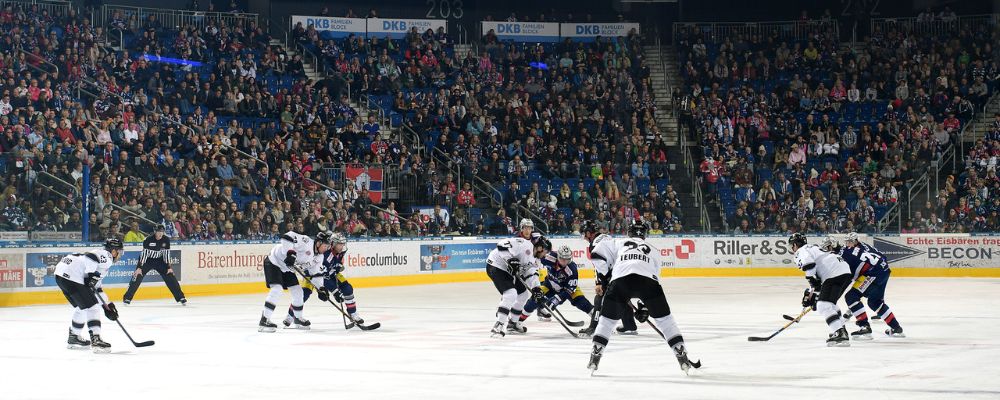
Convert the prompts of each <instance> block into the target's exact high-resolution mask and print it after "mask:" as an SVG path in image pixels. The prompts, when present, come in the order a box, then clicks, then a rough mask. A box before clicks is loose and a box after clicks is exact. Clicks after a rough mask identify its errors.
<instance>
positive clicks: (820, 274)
mask: <svg viewBox="0 0 1000 400" xmlns="http://www.w3.org/2000/svg"><path fill="white" fill-rule="evenodd" d="M795 264H796V265H798V266H799V269H801V270H803V271H805V273H806V277H813V278H816V279H818V280H819V281H820V283H822V282H824V281H826V280H827V279H830V278H834V277H838V276H841V275H845V274H848V275H849V274H850V273H851V267H850V266H848V265H847V263H846V262H844V259H843V258H841V257H840V256H838V255H836V254H832V253H827V252H825V251H823V250H820V248H819V246H817V245H815V244H807V245H805V246H802V247H800V248H799V249H798V250H796V251H795Z"/></svg>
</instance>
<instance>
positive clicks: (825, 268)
mask: <svg viewBox="0 0 1000 400" xmlns="http://www.w3.org/2000/svg"><path fill="white" fill-rule="evenodd" d="M788 244H789V245H790V246H791V248H792V251H793V252H795V264H796V265H798V266H799V269H801V270H802V271H804V272H805V273H806V280H808V281H809V286H810V287H809V288H808V289H806V290H805V294H804V295H803V296H802V307H812V309H813V310H816V311H819V313H820V315H822V316H823V318H825V319H826V324H827V326H829V327H830V332H832V333H830V337H829V338H827V340H826V344H827V346H838V347H846V346H850V345H851V342H850V338H849V335H848V334H847V328H845V327H844V319H843V318H841V316H840V309H839V308H837V301H839V300H840V297H841V296H843V295H844V291H846V290H847V287H848V286H849V285H850V284H851V269H850V267H849V266H848V265H847V263H846V262H844V259H843V258H841V257H840V256H839V255H836V254H832V253H830V251H832V250H833V247H834V243H833V241H832V240H827V241H825V242H824V244H823V248H821V247H820V246H817V245H815V244H806V236H805V235H803V234H801V233H798V232H796V233H793V234H792V236H791V237H789V238H788Z"/></svg>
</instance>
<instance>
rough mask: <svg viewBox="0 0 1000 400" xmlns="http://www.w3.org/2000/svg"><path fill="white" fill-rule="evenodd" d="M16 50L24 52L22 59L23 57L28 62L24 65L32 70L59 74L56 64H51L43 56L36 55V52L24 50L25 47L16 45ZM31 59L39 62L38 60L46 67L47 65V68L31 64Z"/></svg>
mask: <svg viewBox="0 0 1000 400" xmlns="http://www.w3.org/2000/svg"><path fill="white" fill-rule="evenodd" d="M17 52H18V53H24V59H25V60H26V61H28V62H27V63H26V65H27V66H28V67H29V68H31V69H33V70H36V71H38V72H41V73H44V74H56V75H58V74H59V66H58V65H55V64H53V63H50V62H49V61H48V60H46V59H45V58H42V57H40V56H38V55H36V54H34V53H32V52H30V51H27V50H25V49H22V48H20V47H18V48H17ZM31 60H34V61H39V62H40V64H42V65H45V66H47V67H48V69H46V68H42V67H40V66H37V65H34V64H32V63H31Z"/></svg>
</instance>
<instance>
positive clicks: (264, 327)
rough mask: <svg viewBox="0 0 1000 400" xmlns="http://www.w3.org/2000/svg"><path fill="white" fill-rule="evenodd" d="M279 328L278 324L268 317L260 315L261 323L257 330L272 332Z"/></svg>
mask: <svg viewBox="0 0 1000 400" xmlns="http://www.w3.org/2000/svg"><path fill="white" fill-rule="evenodd" d="M277 329H278V326H277V325H275V324H274V323H272V322H271V321H268V320H267V318H266V317H260V323H259V324H258V325H257V332H267V333H271V332H274V331H276V330H277Z"/></svg>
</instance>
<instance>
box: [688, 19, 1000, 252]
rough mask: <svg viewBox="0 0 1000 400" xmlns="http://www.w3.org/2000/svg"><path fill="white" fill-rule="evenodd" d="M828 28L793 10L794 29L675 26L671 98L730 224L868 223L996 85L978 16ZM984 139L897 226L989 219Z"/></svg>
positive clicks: (985, 29) (989, 34)
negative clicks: (715, 30)
mask: <svg viewBox="0 0 1000 400" xmlns="http://www.w3.org/2000/svg"><path fill="white" fill-rule="evenodd" d="M831 27H832V26H831V25H829V24H828V23H822V22H820V21H804V22H803V23H802V25H801V26H800V27H799V28H801V29H805V30H807V31H808V34H807V35H802V36H800V37H799V38H790V37H786V36H782V35H783V34H785V33H787V32H783V31H775V32H773V34H771V35H768V34H762V35H740V34H733V35H732V36H725V35H722V36H714V35H710V34H706V33H705V32H703V31H701V30H699V29H698V28H695V27H690V28H689V29H686V30H684V31H682V32H680V33H679V36H678V37H677V38H676V41H677V43H678V51H679V57H680V63H681V68H680V70H681V75H682V77H683V79H684V87H683V90H681V89H678V90H677V91H676V92H675V97H676V98H677V99H678V100H679V101H680V102H681V107H682V109H683V110H684V117H683V119H684V125H685V126H686V127H687V129H688V131H689V132H690V134H691V135H692V137H693V138H695V139H696V140H698V141H699V144H700V148H701V149H702V151H703V154H702V155H703V157H704V158H703V161H702V162H701V164H700V172H701V173H702V176H701V178H702V179H703V182H704V185H705V188H706V190H707V191H708V192H709V193H710V196H712V197H715V196H716V195H717V196H718V199H719V203H720V206H721V207H722V208H723V209H724V211H725V214H726V218H727V222H728V225H729V227H730V229H731V230H732V232H734V233H741V234H745V233H775V232H780V233H788V232H794V231H798V232H807V233H828V232H834V233H843V232H849V231H858V232H872V231H874V230H875V229H876V227H877V224H878V221H879V220H880V219H881V218H883V216H884V215H885V214H886V213H887V212H888V211H889V210H890V209H892V207H893V206H894V205H896V204H897V203H901V202H904V201H905V200H906V199H907V195H908V190H909V188H910V186H911V185H912V184H913V182H914V180H915V179H917V178H919V177H920V176H921V175H922V174H923V173H924V172H925V171H927V170H928V168H929V167H930V165H931V164H930V163H931V161H932V160H935V159H939V158H940V157H941V155H942V154H943V153H944V152H945V151H948V150H949V148H950V146H952V145H953V144H956V143H958V141H959V140H961V137H960V136H959V135H960V134H961V132H962V130H963V128H964V127H965V126H966V125H967V124H969V123H970V122H972V121H971V119H972V118H973V115H974V112H975V111H976V110H981V109H982V106H983V105H984V104H985V103H986V101H987V100H988V99H989V97H990V96H991V95H992V94H993V93H995V91H996V89H997V85H998V83H1000V71H998V65H997V63H996V59H997V58H996V55H997V53H996V50H997V49H994V44H995V43H996V42H997V39H998V38H1000V36H998V35H997V32H996V31H993V30H991V26H990V25H989V24H982V25H978V26H966V27H964V28H963V29H958V28H957V25H955V26H954V29H942V30H928V31H922V30H919V29H910V28H909V27H904V26H902V25H900V26H890V27H889V28H888V29H885V30H881V29H879V30H876V31H875V32H873V33H872V36H871V37H870V38H867V39H866V40H865V43H864V45H863V46H860V47H859V48H858V49H855V48H852V47H847V46H842V45H841V43H839V41H838V38H837V37H836V35H835V31H834V30H833V29H830V28H831ZM925 32H926V33H925ZM994 136H995V135H994ZM996 144H997V143H995V142H992V141H991V140H990V139H989V138H987V139H986V140H983V141H981V142H980V143H979V144H978V145H977V147H976V149H975V150H974V151H972V152H970V154H969V160H968V163H969V165H970V167H969V169H968V171H967V172H965V173H963V174H962V176H961V177H958V178H957V179H956V180H953V181H949V184H948V188H947V189H946V190H944V191H942V195H941V196H940V197H938V199H937V200H936V201H930V202H928V204H927V205H926V206H925V207H924V209H923V210H921V212H919V213H916V214H913V215H914V217H913V219H912V221H906V223H905V225H906V226H907V227H908V228H907V229H909V230H910V231H918V232H966V231H995V230H996V229H997V228H1000V220H998V219H997V217H996V212H997V211H998V209H1000V202H995V201H992V200H988V198H987V197H986V195H987V193H988V191H989V189H992V188H997V184H998V183H997V180H996V175H995V171H993V169H994V168H993V167H991V165H994V164H995V156H996V154H997V153H996V152H997V150H998V149H997V146H996ZM991 160H992V161H991ZM991 162H992V164H991ZM931 178H933V175H932V176H931ZM901 206H902V207H910V208H911V209H912V210H915V209H917V207H918V206H919V205H909V204H902V205H901ZM903 215H904V216H905V215H907V213H906V212H903Z"/></svg>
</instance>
